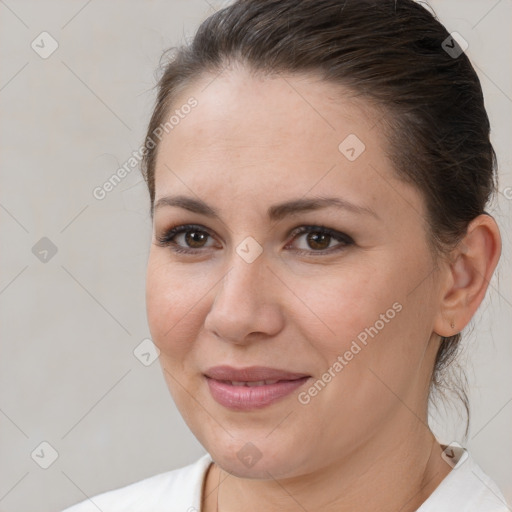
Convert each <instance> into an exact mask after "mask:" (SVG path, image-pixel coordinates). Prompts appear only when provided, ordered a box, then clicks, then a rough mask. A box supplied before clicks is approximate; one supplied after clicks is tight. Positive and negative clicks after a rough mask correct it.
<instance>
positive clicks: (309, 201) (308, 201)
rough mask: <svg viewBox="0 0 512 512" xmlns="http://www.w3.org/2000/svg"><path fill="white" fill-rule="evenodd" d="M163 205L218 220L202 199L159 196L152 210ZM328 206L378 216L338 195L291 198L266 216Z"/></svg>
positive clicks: (273, 218)
mask: <svg viewBox="0 0 512 512" xmlns="http://www.w3.org/2000/svg"><path fill="white" fill-rule="evenodd" d="M164 206H176V207H178V208H183V209H185V210H188V211H190V212H194V213H198V214H200V215H205V216H206V217H210V218H214V219H219V220H220V214H219V212H218V211H217V210H216V209H215V208H213V207H212V206H210V205H208V204H206V203H205V202H204V201H202V200H200V199H195V198H193V197H188V196H183V195H178V196H165V197H161V198H160V199H158V200H157V201H156V203H155V205H154V208H153V211H156V210H158V209H160V208H162V207H164ZM328 207H336V208H339V209H343V210H347V211H349V212H352V213H357V214H365V215H371V216H372V217H375V218H377V219H378V218H379V216H378V215H377V214H376V213H375V211H374V210H372V209H371V208H368V207H366V206H361V205H357V204H354V203H351V202H349V201H347V200H346V199H342V198H340V197H321V196H320V197H313V198H300V199H293V200H290V201H286V202H284V203H280V204H276V205H273V206H271V207H270V208H269V209H268V211H267V216H268V217H269V219H270V220H273V221H278V220H281V219H283V218H285V217H287V216H289V215H294V214H297V213H302V212H307V211H314V210H319V209H321V208H328Z"/></svg>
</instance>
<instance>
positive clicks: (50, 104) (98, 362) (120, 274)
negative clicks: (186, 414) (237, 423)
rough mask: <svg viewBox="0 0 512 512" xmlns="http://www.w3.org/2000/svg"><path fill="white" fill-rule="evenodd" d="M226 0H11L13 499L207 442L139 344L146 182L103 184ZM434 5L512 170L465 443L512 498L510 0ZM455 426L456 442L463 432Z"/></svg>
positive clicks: (9, 494) (472, 355)
mask: <svg viewBox="0 0 512 512" xmlns="http://www.w3.org/2000/svg"><path fill="white" fill-rule="evenodd" d="M221 3H222V2H220V1H219V2H214V1H213V0H208V1H206V0H194V1H191V0H186V1H185V0H172V1H169V0H167V1H163V0H151V1H150V0H147V1H127V0H125V1H122V2H121V1H119V0H110V1H108V2H107V1H103V2H101V1H100V0H92V1H85V0H80V1H75V0H72V1H63V0H62V1H35V0H30V1H28V0H27V1H25V0H17V1H16V0H0V38H1V43H2V44H1V49H0V52H1V58H2V66H1V68H0V109H1V118H0V127H1V146H2V147H1V151H0V155H1V160H0V162H1V173H2V176H1V188H0V222H1V230H0V233H1V234H0V236H1V239H2V245H1V247H2V250H1V252H0V314H1V317H0V326H1V344H2V346H1V357H0V379H1V382H0V436H1V437H0V454H1V456H0V511H2V512H21V511H23V512H30V511H42V510H49V511H50V510H53V511H56V510H59V509H61V508H63V507H64V506H67V505H70V504H71V503H74V502H77V501H80V500H82V499H84V498H85V497H86V495H87V496H91V495H94V494H96V493H98V492H100V491H104V490H107V489H112V488H115V487H118V486H121V485H125V484H128V483H130V482H133V481H136V480H139V479H141V478H144V477H147V476H150V475H153V474H155V473H158V472H162V471H166V470H169V469H173V468H177V467H180V466H183V465H185V464H188V463H190V462H192V461H194V460H196V459H197V458H198V457H199V456H200V455H201V454H202V453H204V452H203V448H202V447H201V446H200V445H199V443H198V442H197V441H196V440H195V438H194V437H193V436H192V435H191V433H190V432H189V431H188V429H187V427H186V425H185V424H184V422H183V420H182V419H181V417H180V415H179V413H178V412H177V411H176V409H175V407H174V405H173V403H172V401H171V399H170V396H169V394H168V391H167V389H166V386H165V383H164V380H163V377H162V375H161V372H160V368H159V366H158V363H157V362H155V363H154V364H152V365H150V366H147V367H146V366H144V365H143V364H142V363H141V362H140V361H139V360H138V359H137V358H136V357H135V356H134V354H133V351H134V349H135V348H136V347H137V346H138V345H139V344H140V343H141V341H142V340H143V339H145V338H147V337H149V330H148V327H147V324H146V316H145V305H144V279H145V264H146V259H147V255H148V247H149V241H150V220H149V216H148V215H147V208H148V197H147V193H146V190H145V185H144V183H143V182H142V179H141V176H140V174H139V171H138V169H134V170H133V171H132V172H131V173H129V174H128V176H127V177H126V178H125V179H124V180H123V181H122V182H121V183H120V184H119V185H118V186H117V187H116V188H115V189H114V190H113V191H111V192H110V193H109V194H108V195H107V196H106V197H105V199H103V200H97V199H95V198H94V197H93V194H92V191H93V189H94V188H95V187H97V186H101V185H102V184H103V183H104V182H105V180H107V179H108V178H109V177H110V176H111V175H112V174H113V173H114V172H115V171H116V170H117V169H118V167H120V166H121V165H122V164H124V163H125V162H126V161H127V159H128V158H129V157H130V156H131V153H132V152H133V151H136V150H137V149H138V148H139V146H140V144H141V142H142V140H143V136H144V132H145V129H146V124H147V122H148V120H149V116H150V113H151V107H152V104H153V100H154V91H153V90H152V86H153V85H154V83H155V76H154V73H155V70H156V68H157V64H158V61H159V58H160V54H161V52H162V51H163V50H164V49H165V48H167V47H168V46H170V45H172V44H176V43H177V42H179V41H180V40H181V39H182V38H184V37H186V36H187V35H190V34H192V33H193V31H194V29H195V28H196V27H197V25H198V23H199V22H200V21H201V20H202V19H203V18H204V17H206V16H207V15H208V14H209V13H211V12H212V11H213V9H214V8H218V7H219V6H220V5H221ZM432 5H433V6H434V8H435V9H436V11H437V13H438V15H439V17H440V18H441V20H442V21H443V22H444V23H445V25H446V26H447V28H448V29H449V30H450V31H454V30H456V31H458V32H459V33H460V34H462V35H463V37H464V38H465V39H466V40H467V41H468V43H469V48H468V50H467V52H468V54H469V56H470V58H472V60H473V62H474V63H475V64H476V66H477V70H478V73H479V75H480V77H481V80H482V84H483V87H484V93H485V96H486V103H487V106H488V110H489V114H490V117H491V122H492V125H493V140H494V143H495V147H496V150H497V153H498V157H499V160H500V165H501V170H500V175H501V183H500V194H499V196H498V203H499V205H498V209H493V211H494V212H495V215H496V217H497V219H498V221H499V223H500V225H501V227H502V230H503V241H504V254H503V258H502V261H501V264H500V268H499V277H498V278H494V279H493V281H492V283H491V289H490V293H489V297H488V298H487V299H486V301H485V304H484V306H483V307H482V309H481V312H480V313H479V315H478V316H477V318H476V321H475V328H474V330H473V332H472V334H471V336H469V337H467V338H466V340H467V341H466V343H467V344H468V351H467V355H468V365H469V366H468V368H469V369H468V376H469V378H470V387H471V403H472V412H473V427H472V430H471V433H470V435H469V441H468V443H467V446H468V447H469V448H470V450H471V451H472V452H473V454H474V456H475V457H476V459H477V461H478V462H479V463H480V464H481V466H482V467H483V468H484V470H485V471H486V472H488V473H489V474H490V475H491V476H492V477H493V478H494V479H495V480H496V481H497V482H498V484H499V485H500V486H501V488H502V489H503V491H504V493H505V494H506V496H507V498H508V500H510V501H512V478H511V475H512V456H511V451H512V450H511V448H512V438H511V435H510V432H512V428H511V427H512V382H511V381H512V377H511V373H512V371H511V368H512V366H511V363H512V353H511V352H512V348H511V346H512V345H511V343H510V341H511V339H510V338H511V334H510V333H511V332H512V321H511V319H512V291H511V290H512V287H511V275H512V272H511V258H510V254H511V239H510V233H511V232H512V230H511V229H510V228H511V215H510V214H511V204H512V188H507V187H512V175H511V172H510V163H511V145H510V139H511V133H512V130H511V121H510V120H511V119H512V115H511V114H512V99H511V98H512V86H511V67H510V48H511V35H510V29H509V26H510V19H511V14H512V2H511V0H499V1H497V0H492V1H491V0H489V1H486V0H479V1H475V0H472V1H468V0H464V1H462V0H460V1H455V0H451V1H447V0H444V1H442V2H441V1H440V0H439V1H435V2H432ZM43 31H46V32H48V33H49V34H51V36H52V37H53V38H54V39H55V40H56V41H57V42H58V45H59V46H58V49H57V50H56V51H55V52H54V53H53V54H52V55H51V56H49V57H48V58H46V59H43V58H41V57H40V56H39V54H38V53H36V51H34V50H33V49H32V48H31V43H32V41H33V40H34V39H35V40H36V44H37V43H38V41H39V51H43V48H42V46H43V44H42V43H41V42H40V41H41V38H38V36H39V34H40V33H41V32H43ZM42 37H47V36H42ZM50 43H51V41H50V40H49V39H45V43H44V49H46V51H47V50H48V49H49V48H51V46H50ZM43 237H47V238H48V239H49V240H51V242H52V244H54V246H55V247H56V249H57V253H56V254H55V255H52V248H51V246H50V245H49V244H48V241H43V242H39V245H37V246H36V249H37V250H36V249H34V252H36V253H38V256H39V258H44V257H46V258H47V260H48V261H46V262H43V261H40V259H39V258H38V257H36V255H35V254H34V253H33V247H34V245H35V244H36V243H37V242H38V241H39V240H40V239H41V238H43ZM41 244H42V245H41ZM45 244H46V245H45ZM45 250H46V251H48V252H47V253H45V252H44V251H45ZM452 416H453V415H452ZM454 423H456V420H453V421H452V422H451V423H450V422H448V424H446V425H445V426H444V427H443V428H438V430H437V431H436V432H437V434H438V436H439V437H440V438H441V439H442V440H444V441H447V442H450V441H453V440H459V439H460V432H459V431H458V430H457V428H456V426H455V425H454ZM43 441H46V442H48V443H50V445H51V446H52V447H53V449H55V450H56V452H57V453H58V458H57V460H56V461H55V462H54V463H53V464H52V465H51V466H50V467H49V468H48V469H42V468H41V467H40V465H39V464H45V463H49V462H51V457H52V453H53V452H52V451H51V449H50V448H49V447H47V446H45V445H43V446H40V443H41V442H43ZM34 450H35V452H34ZM41 450H42V451H41ZM33 452H34V454H33V458H32V457H31V453H33ZM36 461H37V462H38V463H39V464H38V463H36Z"/></svg>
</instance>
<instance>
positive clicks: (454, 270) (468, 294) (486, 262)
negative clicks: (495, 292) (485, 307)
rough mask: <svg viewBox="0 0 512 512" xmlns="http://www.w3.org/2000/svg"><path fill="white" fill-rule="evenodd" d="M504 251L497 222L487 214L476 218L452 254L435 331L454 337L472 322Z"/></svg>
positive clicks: (442, 290)
mask: <svg viewBox="0 0 512 512" xmlns="http://www.w3.org/2000/svg"><path fill="white" fill-rule="evenodd" d="M500 254H501V237H500V232H499V229H498V226H497V224H496V221H495V220H494V219H493V218H492V217H491V216H490V215H487V214H482V215H479V216H478V217H476V218H475V219H473V220H472V221H471V222H470V223H469V225H468V229H467V231H466V235H465V236H464V238H463V239H462V240H461V241H460V243H459V244H457V247H456V248H455V249H454V250H453V251H452V252H451V253H450V257H449V262H448V263H447V268H446V272H444V273H443V274H444V275H445V277H446V278H445V280H444V283H443V285H442V288H441V297H440V299H441V303H440V308H439V313H438V315H437V316H436V318H435V321H434V331H435V332H436V333H437V334H439V335H440V336H443V337H449V336H453V335H455V334H457V333H459V332H460V331H462V329H464V327H466V325H467V324H468V323H469V321H470V320H471V318H472V317H473V315H474V314H475V312H476V310H477V309H478V306H480V303H481V302H482V300H483V298H484V296H485V292H486V290H487V287H488V285H489V281H490V279H491V277H492V274H493V272H494V269H495V268H496V265H497V264H498V260H499V258H500Z"/></svg>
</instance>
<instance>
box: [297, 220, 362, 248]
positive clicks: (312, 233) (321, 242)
mask: <svg viewBox="0 0 512 512" xmlns="http://www.w3.org/2000/svg"><path fill="white" fill-rule="evenodd" d="M292 234H293V235H294V239H293V241H295V240H297V239H299V238H303V235H305V237H304V238H303V240H304V241H305V244H306V247H304V246H303V247H299V248H298V250H299V251H306V252H320V251H327V250H330V249H332V248H335V250H340V249H343V248H345V247H346V246H348V245H352V244H353V243H354V241H353V240H352V238H351V237H350V236H348V235H346V234H345V233H341V232H339V231H335V230H333V229H329V228H324V227H322V226H302V227H301V228H299V229H298V230H296V231H294V232H293V233H292ZM333 242H334V243H333Z"/></svg>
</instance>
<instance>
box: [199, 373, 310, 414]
mask: <svg viewBox="0 0 512 512" xmlns="http://www.w3.org/2000/svg"><path fill="white" fill-rule="evenodd" d="M307 380H309V377H303V378H301V379H297V380H284V381H280V382H276V383H275V384H264V385H263V386H252V387H249V386H233V385H232V384H227V383H226V382H223V381H220V380H215V379H211V378H209V377H206V381H207V382H208V387H209V388H210V393H211V395H212V397H213V399H214V400H215V401H216V402H218V403H219V404H220V405H223V406H224V407H227V408H228V409H235V410H239V411H246V410H250V409H261V408H263V407H267V406H268V405H270V404H273V403H274V402H277V401H278V400H281V399H282V398H284V397H285V396H288V395H289V394H290V393H293V391H295V390H296V389H297V388H300V387H301V386H302V385H303V384H304V383H305V382H306V381H307Z"/></svg>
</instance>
